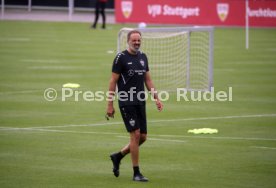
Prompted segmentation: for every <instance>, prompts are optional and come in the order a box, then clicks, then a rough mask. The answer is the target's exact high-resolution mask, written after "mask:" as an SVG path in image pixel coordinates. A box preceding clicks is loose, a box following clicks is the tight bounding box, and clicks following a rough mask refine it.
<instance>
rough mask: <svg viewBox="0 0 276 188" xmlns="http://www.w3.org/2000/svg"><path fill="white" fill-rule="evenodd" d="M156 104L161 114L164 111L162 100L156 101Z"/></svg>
mask: <svg viewBox="0 0 276 188" xmlns="http://www.w3.org/2000/svg"><path fill="white" fill-rule="evenodd" d="M155 104H156V107H157V109H158V111H159V112H161V111H162V110H163V104H162V102H161V101H160V100H156V102H155Z"/></svg>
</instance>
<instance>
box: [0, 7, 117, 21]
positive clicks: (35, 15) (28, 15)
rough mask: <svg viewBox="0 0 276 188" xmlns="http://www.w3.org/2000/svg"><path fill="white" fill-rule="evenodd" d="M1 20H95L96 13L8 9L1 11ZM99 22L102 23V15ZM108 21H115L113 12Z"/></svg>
mask: <svg viewBox="0 0 276 188" xmlns="http://www.w3.org/2000/svg"><path fill="white" fill-rule="evenodd" d="M0 16H1V19H0V20H32V21H57V22H67V21H68V22H88V23H92V22H93V21H94V13H93V12H92V11H91V12H75V13H74V14H73V15H72V16H71V17H70V16H69V14H68V11H49V10H32V11H31V12H28V11H27V10H24V9H6V10H5V12H4V14H3V13H2V12H1V14H0ZM98 23H99V24H101V23H102V19H101V17H100V18H99V22H98ZM106 23H109V24H110V23H115V16H114V14H113V13H107V14H106Z"/></svg>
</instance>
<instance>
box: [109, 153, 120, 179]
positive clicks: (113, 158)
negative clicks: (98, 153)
mask: <svg viewBox="0 0 276 188" xmlns="http://www.w3.org/2000/svg"><path fill="white" fill-rule="evenodd" d="M110 159H111V161H112V163H113V173H114V176H116V177H119V175H120V172H119V168H120V160H119V159H118V157H117V154H116V153H113V154H111V155H110Z"/></svg>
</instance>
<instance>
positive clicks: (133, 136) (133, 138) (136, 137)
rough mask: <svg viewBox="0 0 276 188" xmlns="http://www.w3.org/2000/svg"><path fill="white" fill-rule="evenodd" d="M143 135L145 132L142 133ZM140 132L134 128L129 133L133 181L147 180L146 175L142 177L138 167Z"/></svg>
mask: <svg viewBox="0 0 276 188" xmlns="http://www.w3.org/2000/svg"><path fill="white" fill-rule="evenodd" d="M143 136H145V134H143ZM140 139H141V134H140V130H135V131H133V132H131V133H130V143H129V147H130V154H131V160H132V166H133V171H134V173H133V180H134V181H144V182H145V181H148V179H147V178H146V177H144V176H143V175H142V174H141V172H140V169H139V145H140Z"/></svg>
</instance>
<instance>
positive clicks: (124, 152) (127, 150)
mask: <svg viewBox="0 0 276 188" xmlns="http://www.w3.org/2000/svg"><path fill="white" fill-rule="evenodd" d="M146 140H147V134H145V133H140V140H139V146H140V145H142V144H143V143H144V142H145V141H146ZM120 152H121V154H122V155H123V156H126V155H127V154H129V153H130V143H128V144H127V145H126V146H125V147H123V148H122V149H121V151H120Z"/></svg>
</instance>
